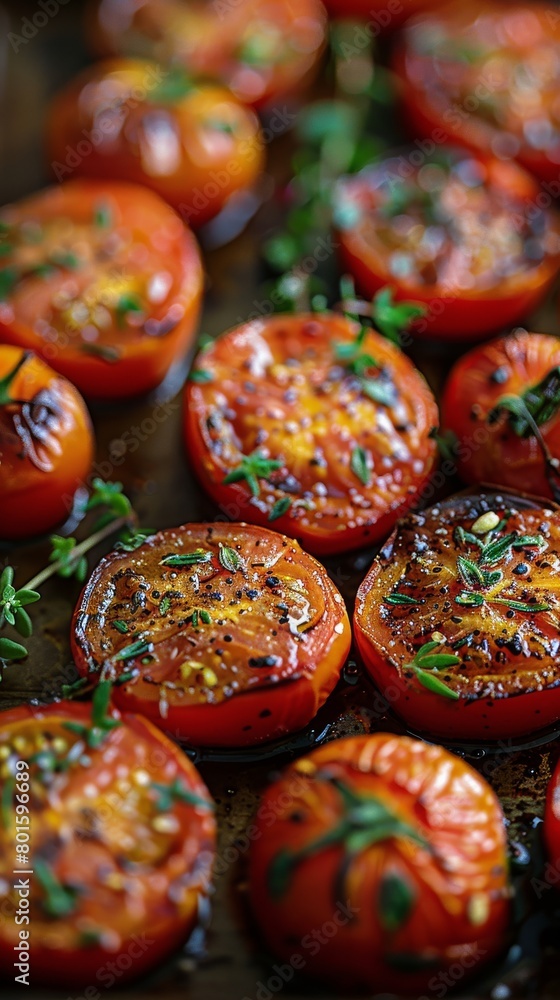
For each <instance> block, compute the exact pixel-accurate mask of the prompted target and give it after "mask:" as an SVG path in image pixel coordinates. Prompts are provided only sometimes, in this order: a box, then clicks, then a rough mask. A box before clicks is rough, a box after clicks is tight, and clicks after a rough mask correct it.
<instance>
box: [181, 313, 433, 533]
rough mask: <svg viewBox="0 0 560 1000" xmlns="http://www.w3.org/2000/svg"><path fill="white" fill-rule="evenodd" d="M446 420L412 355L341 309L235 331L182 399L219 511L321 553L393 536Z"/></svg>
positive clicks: (199, 468) (194, 455) (195, 457)
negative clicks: (268, 527)
mask: <svg viewBox="0 0 560 1000" xmlns="http://www.w3.org/2000/svg"><path fill="white" fill-rule="evenodd" d="M437 423H438V414H437V407H436V404H435V401H434V398H433V396H432V394H431V392H430V390H429V389H428V386H427V385H426V383H425V381H424V379H423V376H422V375H421V374H420V373H419V372H418V371H417V370H416V369H415V368H414V367H413V365H412V363H411V362H410V361H409V359H408V358H407V357H406V356H405V355H404V354H403V353H402V352H401V351H399V350H398V348H396V347H395V346H394V345H393V344H391V343H389V342H388V341H387V340H386V339H384V338H383V337H381V336H380V335H379V334H378V333H375V332H373V331H364V332H363V333H362V332H360V327H359V325H358V324H357V323H355V322H353V321H352V320H349V319H346V318H345V317H343V316H339V315H336V314H334V313H322V314H318V313H317V314H310V315H309V314H298V315H276V316H271V317H270V318H267V319H262V320H255V321H253V322H249V323H244V324H243V325H242V326H238V327H236V328H235V329H233V330H231V331H229V332H228V333H226V334H224V335H223V336H222V337H219V338H218V339H217V340H216V341H215V343H214V344H212V345H211V346H210V347H208V348H207V349H206V350H205V351H204V352H203V353H202V354H201V355H199V358H198V360H197V362H196V365H195V368H194V371H193V373H192V375H191V381H190V382H189V384H188V388H187V392H186V399H185V441H186V445H187V449H188V452H189V456H190V458H191V461H192V463H193V467H194V469H195V472H196V473H197V475H198V477H199V479H200V481H201V483H202V485H203V486H204V488H205V489H206V490H207V491H208V492H209V493H210V494H211V496H212V497H213V498H214V499H215V500H216V501H217V502H218V503H219V504H220V505H221V508H222V510H223V511H224V512H225V513H226V514H227V515H228V516H229V517H232V518H233V519H237V518H240V517H243V518H247V520H250V521H254V522H255V523H258V524H267V523H268V524H270V523H271V522H273V523H274V525H275V526H278V527H279V528H280V529H282V530H284V531H286V532H287V533H288V534H290V535H295V536H296V537H297V538H298V539H300V540H301V542H302V544H304V545H305V547H306V548H308V549H310V550H311V551H312V552H316V553H329V552H343V551H345V550H348V549H351V548H357V547H359V546H360V545H366V544H368V543H373V542H376V541H378V540H379V539H381V538H383V537H384V536H385V535H386V534H387V532H388V531H389V530H390V528H391V527H392V525H393V524H394V523H395V520H396V519H397V517H398V515H399V513H400V512H402V511H403V510H405V509H407V508H408V507H409V506H410V505H411V504H412V503H413V502H414V500H415V498H416V497H417V495H418V492H419V491H420V490H421V488H422V486H423V485H424V484H425V482H426V480H427V479H428V478H429V475H430V472H431V469H432V466H433V464H434V461H435V448H434V442H433V441H432V439H431V438H430V436H429V435H430V431H431V429H432V428H434V427H435V426H437Z"/></svg>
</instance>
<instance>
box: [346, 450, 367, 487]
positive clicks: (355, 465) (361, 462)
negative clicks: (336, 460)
mask: <svg viewBox="0 0 560 1000" xmlns="http://www.w3.org/2000/svg"><path fill="white" fill-rule="evenodd" d="M368 457H370V456H369V452H367V451H366V450H365V448H360V447H356V448H354V449H353V451H352V454H351V456H350V468H351V469H352V472H353V473H354V475H355V476H357V477H358V479H359V480H360V482H361V483H363V484H364V486H370V485H371V471H370V469H369V466H368Z"/></svg>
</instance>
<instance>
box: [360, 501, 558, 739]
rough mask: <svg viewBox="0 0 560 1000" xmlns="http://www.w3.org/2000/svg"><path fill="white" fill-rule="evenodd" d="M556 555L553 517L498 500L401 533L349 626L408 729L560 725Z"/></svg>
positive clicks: (464, 504)
mask: <svg viewBox="0 0 560 1000" xmlns="http://www.w3.org/2000/svg"><path fill="white" fill-rule="evenodd" d="M483 514H484V515H486V520H485V521H483V522H481V521H480V518H481V516H482V515H483ZM486 524H487V525H490V526H491V525H494V527H490V528H489V529H486V530H484V531H482V527H483V526H484V525H486ZM473 526H474V530H473ZM559 553H560V518H559V515H558V513H557V512H556V511H553V510H550V509H548V508H543V507H540V506H535V505H530V504H527V503H525V502H524V501H523V500H521V499H520V498H516V497H509V496H507V495H500V494H498V493H497V494H492V493H488V494H479V495H478V494H473V495H472V496H469V495H464V496H462V495H459V496H458V497H456V498H450V499H448V500H445V501H443V503H441V504H438V505H436V506H435V507H431V508H430V509H429V510H427V511H424V512H423V513H421V514H416V515H413V516H410V517H409V518H408V519H407V520H405V521H404V522H402V523H401V524H400V525H399V526H398V528H397V529H396V530H395V532H394V534H393V535H392V536H391V538H390V539H389V540H388V542H387V543H386V544H385V545H384V547H383V549H382V550H381V552H380V554H379V556H378V557H377V558H376V559H375V560H374V563H373V565H372V567H371V569H370V571H369V573H368V575H367V576H366V578H365V580H364V581H363V583H362V584H361V586H360V588H359V590H358V595H357V600H356V610H355V614H354V626H355V639H356V643H357V646H358V650H359V652H360V655H361V657H362V659H363V662H364V664H365V666H366V668H367V670H368V671H369V673H370V674H371V676H372V677H373V679H374V680H375V682H376V684H377V685H378V686H379V687H380V689H381V690H385V689H387V687H388V686H389V685H392V686H393V687H394V688H396V692H397V693H398V696H396V697H395V700H394V710H395V713H396V714H397V715H399V716H400V717H401V718H402V719H403V720H404V721H405V722H406V723H407V725H409V726H411V727H412V728H414V729H416V730H419V731H420V732H423V733H426V734H429V735H430V736H435V737H444V738H445V737H447V738H451V739H453V738H457V739H461V738H465V739H480V738H483V739H484V738H486V739H501V738H508V737H514V736H519V735H523V734H526V733H531V732H533V731H535V730H538V729H540V728H542V727H545V726H547V725H550V724H551V723H556V722H557V721H558V719H560V649H559V640H558V611H559V607H560V605H559V599H558V565H559V559H560V554H559ZM428 643H430V644H431V647H432V648H431V649H428V650H427V649H425V648H423V647H425V646H426V644H428ZM423 656H427V657H428V659H427V660H424V661H423V659H422V657H423ZM432 657H433V659H432ZM442 686H443V689H442Z"/></svg>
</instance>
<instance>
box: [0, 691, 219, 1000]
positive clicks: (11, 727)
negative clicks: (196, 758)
mask: <svg viewBox="0 0 560 1000" xmlns="http://www.w3.org/2000/svg"><path fill="white" fill-rule="evenodd" d="M108 718H109V719H110V720H111V724H114V727H113V728H110V729H109V730H107V731H106V732H105V734H104V738H103V740H102V742H101V743H100V745H97V743H96V741H95V740H93V742H90V741H91V738H92V737H91V734H92V732H93V730H92V725H93V723H92V719H91V706H88V705H76V704H71V703H69V702H66V703H61V704H58V705H51V706H48V707H47V708H42V709H37V708H31V707H22V708H18V709H15V710H13V711H8V712H2V713H1V715H0V773H1V774H2V787H3V796H2V801H3V817H4V822H3V824H0V899H1V901H2V912H3V913H4V915H5V919H4V920H3V921H2V924H1V925H0V965H1V967H2V968H3V970H5V971H6V970H8V968H12V963H13V961H14V950H13V949H14V946H15V945H16V944H17V942H18V935H19V932H20V927H22V926H24V925H23V924H21V923H19V925H18V922H17V921H16V919H15V913H16V911H17V910H18V905H19V894H18V891H17V888H16V886H15V885H14V883H16V882H17V879H16V877H14V875H13V874H12V871H13V868H14V849H15V848H14V845H15V843H16V833H17V831H18V830H19V829H21V830H24V829H28V828H29V847H30V854H29V855H26V856H28V857H29V865H28V867H29V870H30V874H31V872H33V874H32V876H31V880H30V881H31V893H30V897H29V902H30V908H29V911H28V912H29V918H30V924H29V928H28V929H29V930H30V934H31V957H32V982H33V983H34V984H35V985H37V986H40V985H42V986H59V987H62V986H65V987H68V988H77V987H79V986H81V985H87V984H91V983H95V982H101V981H102V979H101V978H100V977H99V973H105V977H106V979H108V978H109V972H110V963H111V962H113V963H115V964H116V968H117V969H118V971H119V982H124V981H126V980H127V979H131V978H133V977H134V978H137V977H138V976H140V975H142V974H145V973H146V972H147V971H149V970H150V969H152V968H154V967H157V965H158V964H160V963H161V962H162V961H163V960H164V959H165V958H166V957H167V956H168V955H169V954H171V953H172V952H173V951H174V950H175V949H176V948H178V947H179V945H180V944H181V943H182V942H183V941H184V940H185V939H186V937H187V936H188V934H189V933H190V931H191V930H192V928H193V927H194V925H195V923H196V921H197V917H198V902H199V899H201V898H202V897H204V896H205V895H206V893H207V892H208V882H209V879H210V873H211V861H212V855H213V851H214V841H215V824H214V819H213V815H212V803H211V800H210V798H209V795H208V792H207V790H206V788H205V786H204V784H203V782H202V779H201V778H200V776H199V775H198V773H197V771H196V769H195V768H194V766H193V765H192V764H191V763H190V761H189V760H188V759H187V758H186V757H185V756H184V755H183V754H182V753H181V751H180V750H178V749H177V747H175V746H174V745H173V744H172V743H171V742H170V741H169V740H167V739H166V738H165V737H164V736H163V734H162V733H160V732H159V731H158V730H157V729H155V728H154V727H153V726H152V725H151V724H150V723H149V722H148V721H147V720H146V719H142V718H138V717H134V716H126V717H123V718H121V717H120V716H119V715H118V713H117V712H115V711H114V710H111V711H110V712H109V714H108ZM117 723H119V724H117ZM80 727H83V732H81V731H80V732H78V731H77V729H80ZM18 761H20V762H21V763H22V765H23V767H21V766H20V767H19V768H18V763H17V762H18ZM24 776H26V777H27V778H28V779H29V780H28V781H26V782H25V785H24V784H22V783H21V782H22V780H23V777H24ZM26 789H27V790H26ZM18 796H19V798H18ZM21 802H23V803H25V804H27V807H28V810H29V812H28V814H26V815H28V817H29V821H30V822H29V827H27V826H26V827H25V828H24V827H23V825H22V823H21V822H20V826H19V827H18V826H17V825H16V819H17V817H18V816H20V815H21V813H22V809H21V806H20V808H19V811H17V805H18V803H21ZM20 842H22V843H23V838H22V837H21V834H20V838H19V840H18V843H20ZM21 867H23V865H22V866H21ZM25 912H27V911H25ZM10 915H13V916H14V919H10V918H9V917H10ZM24 929H25V928H24ZM127 956H129V957H130V959H132V960H129V961H128V962H127Z"/></svg>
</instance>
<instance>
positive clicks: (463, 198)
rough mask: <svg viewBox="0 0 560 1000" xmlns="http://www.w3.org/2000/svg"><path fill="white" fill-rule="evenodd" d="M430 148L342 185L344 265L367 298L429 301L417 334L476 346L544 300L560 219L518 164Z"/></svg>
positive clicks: (558, 245)
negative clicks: (382, 294) (389, 291)
mask: <svg viewBox="0 0 560 1000" xmlns="http://www.w3.org/2000/svg"><path fill="white" fill-rule="evenodd" d="M440 141H442V142H443V139H442V140H440ZM424 149H425V147H422V146H421V145H420V146H419V147H417V146H415V147H410V148H408V149H405V150H403V152H402V153H401V154H399V155H396V156H392V157H388V158H387V159H386V160H383V161H382V162H381V163H379V164H373V165H372V166H370V167H367V168H366V169H365V170H363V171H362V172H361V173H360V174H357V175H356V176H353V177H348V178H345V179H343V180H342V181H340V182H339V184H338V188H337V191H336V194H335V205H336V208H335V221H336V224H337V226H338V237H337V238H338V240H339V241H340V244H341V249H340V255H341V259H342V263H343V266H344V267H345V268H346V269H347V270H348V271H350V273H351V274H352V275H353V276H354V278H355V279H356V283H357V285H358V288H359V290H360V291H361V292H362V293H363V294H365V295H368V296H372V295H374V294H375V293H376V292H377V291H378V290H379V289H380V288H382V287H383V286H384V285H386V284H390V285H391V286H392V287H393V288H394V290H395V298H396V299H414V300H416V301H418V302H420V303H423V304H424V306H425V307H426V315H425V316H424V317H423V318H422V319H421V320H418V321H416V322H415V324H414V325H413V327H412V331H411V332H412V333H415V334H416V335H418V336H433V337H438V338H442V339H445V340H453V339H461V338H463V339H471V340H476V339H477V338H478V339H480V338H481V337H483V336H485V335H486V334H488V333H489V332H492V331H497V330H500V329H502V328H503V327H505V326H508V325H512V324H513V323H516V322H518V321H519V320H521V319H523V317H524V316H526V315H528V314H529V313H530V312H531V310H533V309H534V308H535V307H536V306H537V305H538V303H539V302H541V300H542V299H543V298H544V296H545V294H546V292H547V291H548V289H549V287H550V284H551V282H552V281H553V279H554V277H555V275H556V274H557V273H558V268H559V266H560V221H559V218H558V216H557V214H556V212H555V211H554V210H553V209H551V208H550V207H546V206H550V204H551V199H548V200H546V199H545V207H544V208H541V207H539V206H540V205H541V200H540V198H541V192H540V190H539V187H538V185H537V183H536V181H535V180H534V179H533V178H532V177H531V176H530V175H529V174H527V173H525V171H524V170H522V169H521V168H520V167H518V166H517V164H514V163H506V162H503V161H501V160H497V159H493V158H491V157H486V156H483V155H481V156H477V157H474V156H472V155H471V154H469V153H461V152H460V151H458V150H457V149H451V148H450V147H446V146H437V145H436V143H435V142H433V141H431V142H430V143H429V146H428V148H427V149H426V150H425V151H424ZM559 190H560V188H559Z"/></svg>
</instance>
